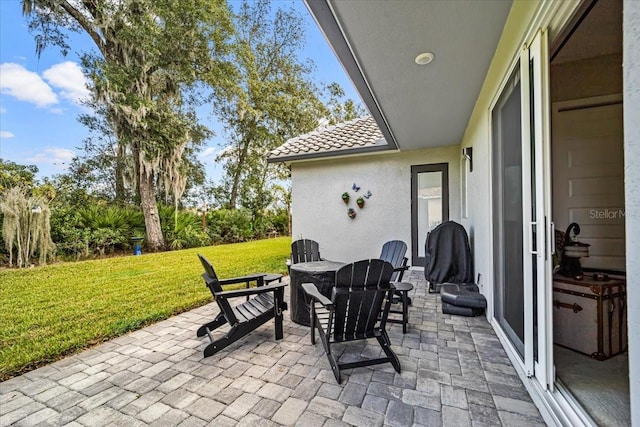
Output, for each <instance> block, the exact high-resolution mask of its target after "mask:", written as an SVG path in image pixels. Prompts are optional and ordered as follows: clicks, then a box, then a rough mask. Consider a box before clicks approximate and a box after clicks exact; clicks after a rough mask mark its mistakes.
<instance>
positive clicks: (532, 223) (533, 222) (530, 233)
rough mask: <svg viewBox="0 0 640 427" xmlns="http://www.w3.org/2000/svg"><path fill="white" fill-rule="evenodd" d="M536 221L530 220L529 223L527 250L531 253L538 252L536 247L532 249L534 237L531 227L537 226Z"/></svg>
mask: <svg viewBox="0 0 640 427" xmlns="http://www.w3.org/2000/svg"><path fill="white" fill-rule="evenodd" d="M537 226H538V223H537V222H536V221H532V222H530V223H529V252H530V253H532V254H535V255H537V254H538V250H537V248H536V250H534V249H533V243H534V238H533V234H534V231H533V227H537Z"/></svg>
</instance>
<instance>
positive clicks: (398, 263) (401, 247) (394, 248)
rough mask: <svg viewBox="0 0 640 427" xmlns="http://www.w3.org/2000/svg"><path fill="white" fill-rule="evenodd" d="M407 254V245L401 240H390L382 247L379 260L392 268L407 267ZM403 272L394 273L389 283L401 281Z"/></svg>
mask: <svg viewBox="0 0 640 427" xmlns="http://www.w3.org/2000/svg"><path fill="white" fill-rule="evenodd" d="M406 253H407V244H406V243H405V242H403V241H402V240H390V241H388V242H386V243H385V244H384V245H382V252H381V253H380V259H382V260H384V261H387V262H388V263H390V264H391V265H392V266H393V268H398V267H404V266H405V265H407V261H408V259H407V258H406V257H405V254H406ZM403 273H404V271H394V272H393V275H392V276H391V281H392V282H396V281H400V280H402V275H403Z"/></svg>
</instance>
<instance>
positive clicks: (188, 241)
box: [159, 206, 211, 250]
mask: <svg viewBox="0 0 640 427" xmlns="http://www.w3.org/2000/svg"><path fill="white" fill-rule="evenodd" d="M159 214H160V225H161V227H162V234H163V235H164V240H165V242H166V244H167V247H168V248H170V249H172V250H176V249H187V248H197V247H200V246H207V245H209V244H210V243H211V239H210V238H209V235H208V234H207V232H206V231H204V230H203V229H202V218H201V217H200V216H199V215H198V214H196V213H194V212H189V211H178V213H177V215H176V211H175V208H173V207H172V206H160V208H159Z"/></svg>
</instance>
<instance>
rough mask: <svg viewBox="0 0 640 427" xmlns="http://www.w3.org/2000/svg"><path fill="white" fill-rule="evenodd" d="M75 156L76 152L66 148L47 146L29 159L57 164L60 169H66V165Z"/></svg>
mask: <svg viewBox="0 0 640 427" xmlns="http://www.w3.org/2000/svg"><path fill="white" fill-rule="evenodd" d="M74 156H75V153H74V152H73V151H71V150H68V149H66V148H60V147H47V148H45V149H44V150H42V152H40V153H38V154H36V155H35V156H33V157H31V158H28V159H27V160H28V161H29V162H33V163H36V164H48V165H55V166H57V167H58V168H59V169H64V168H65V167H66V165H68V164H69V163H71V159H73V157H74Z"/></svg>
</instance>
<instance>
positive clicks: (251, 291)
mask: <svg viewBox="0 0 640 427" xmlns="http://www.w3.org/2000/svg"><path fill="white" fill-rule="evenodd" d="M285 286H287V284H286V283H270V284H268V285H265V286H259V287H257V288H248V289H234V290H231V291H222V292H214V296H216V297H224V298H235V297H244V296H249V295H258V294H264V293H265V292H273V291H275V290H277V289H279V288H284V287H285Z"/></svg>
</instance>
